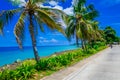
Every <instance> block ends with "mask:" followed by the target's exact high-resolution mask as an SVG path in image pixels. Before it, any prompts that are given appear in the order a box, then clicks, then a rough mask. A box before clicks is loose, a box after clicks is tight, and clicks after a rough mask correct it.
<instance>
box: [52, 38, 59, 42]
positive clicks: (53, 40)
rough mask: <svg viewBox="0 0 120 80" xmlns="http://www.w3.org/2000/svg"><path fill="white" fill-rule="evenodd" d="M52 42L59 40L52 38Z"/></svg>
mask: <svg viewBox="0 0 120 80" xmlns="http://www.w3.org/2000/svg"><path fill="white" fill-rule="evenodd" d="M50 42H54V43H56V42H58V41H57V40H56V39H54V38H53V39H51V41H50Z"/></svg>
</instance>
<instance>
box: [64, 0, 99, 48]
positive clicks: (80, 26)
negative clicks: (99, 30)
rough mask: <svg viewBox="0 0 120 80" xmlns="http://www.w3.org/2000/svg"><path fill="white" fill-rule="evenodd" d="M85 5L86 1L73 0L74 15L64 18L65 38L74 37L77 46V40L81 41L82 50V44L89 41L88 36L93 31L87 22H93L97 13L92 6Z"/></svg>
mask: <svg viewBox="0 0 120 80" xmlns="http://www.w3.org/2000/svg"><path fill="white" fill-rule="evenodd" d="M85 4H86V0H74V4H73V8H74V9H73V11H74V14H73V15H72V16H69V15H68V18H66V17H65V18H64V20H65V22H66V24H67V29H66V34H67V37H68V38H71V36H72V35H73V36H74V35H75V36H76V44H77V46H78V39H81V43H82V48H84V42H85V41H86V40H89V39H90V34H91V33H92V31H93V28H92V25H91V24H90V23H89V21H91V20H94V18H95V17H96V16H98V12H97V11H96V10H95V9H94V6H93V5H88V6H85Z"/></svg>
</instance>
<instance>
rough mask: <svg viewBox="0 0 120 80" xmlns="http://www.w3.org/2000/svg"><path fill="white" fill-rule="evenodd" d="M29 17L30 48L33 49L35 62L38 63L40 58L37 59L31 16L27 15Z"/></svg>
mask: <svg viewBox="0 0 120 80" xmlns="http://www.w3.org/2000/svg"><path fill="white" fill-rule="evenodd" d="M29 16H30V26H29V32H30V36H31V39H32V48H33V51H34V56H35V60H36V62H37V63H38V62H39V59H40V58H39V55H38V51H37V47H36V39H35V34H34V27H33V22H32V16H31V15H29Z"/></svg>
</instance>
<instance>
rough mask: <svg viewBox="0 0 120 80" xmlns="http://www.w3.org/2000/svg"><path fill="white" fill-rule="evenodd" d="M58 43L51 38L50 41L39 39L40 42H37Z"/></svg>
mask: <svg viewBox="0 0 120 80" xmlns="http://www.w3.org/2000/svg"><path fill="white" fill-rule="evenodd" d="M57 42H58V41H57V40H56V39H54V38H52V39H50V40H48V39H45V38H44V39H41V40H39V43H57Z"/></svg>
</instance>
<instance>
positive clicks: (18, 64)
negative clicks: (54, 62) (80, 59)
mask: <svg viewBox="0 0 120 80" xmlns="http://www.w3.org/2000/svg"><path fill="white" fill-rule="evenodd" d="M75 50H77V49H74V50H64V51H61V52H55V53H53V54H51V55H49V56H46V57H41V59H42V58H49V57H52V56H58V55H61V54H64V53H67V52H71V51H75ZM27 60H34V61H35V59H34V58H28V59H25V60H22V61H21V60H18V61H17V60H16V61H15V62H13V63H12V64H5V65H3V66H0V71H3V70H4V69H10V70H14V69H16V67H17V66H20V65H21V64H22V63H23V62H24V61H27Z"/></svg>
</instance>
